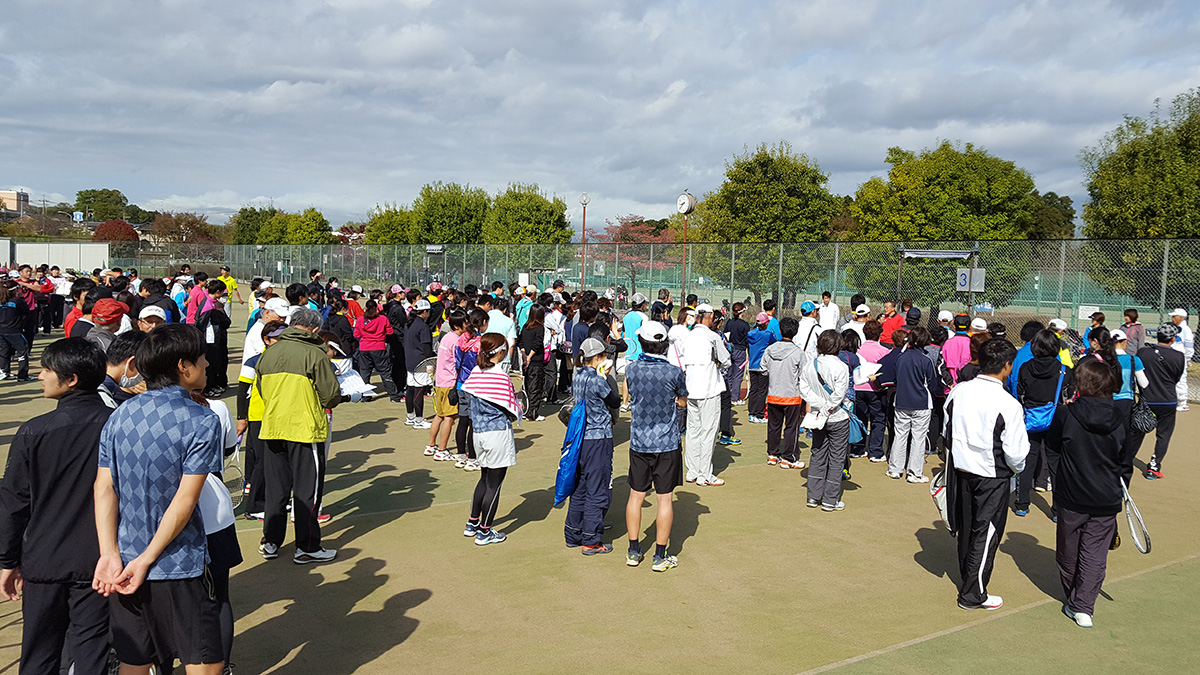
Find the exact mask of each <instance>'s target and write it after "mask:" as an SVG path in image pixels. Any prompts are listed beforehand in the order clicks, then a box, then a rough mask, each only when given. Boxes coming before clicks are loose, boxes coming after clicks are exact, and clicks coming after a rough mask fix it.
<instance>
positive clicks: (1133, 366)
mask: <svg viewBox="0 0 1200 675" xmlns="http://www.w3.org/2000/svg"><path fill="white" fill-rule="evenodd" d="M1112 340H1113V347H1114V349H1115V351H1116V352H1117V362H1118V363H1120V364H1121V378H1120V384H1119V386H1118V387H1117V393H1115V394H1113V405H1115V406H1117V410H1118V412H1120V413H1121V416H1122V419H1124V420H1125V445H1126V446H1128V447H1126V448H1125V450H1126V454H1128V455H1129V460H1130V464H1129V465H1128V466H1127V467H1125V474H1124V475H1125V480H1126V482H1128V481H1129V479H1130V478H1131V477H1132V476H1133V463H1132V462H1133V458H1134V456H1136V455H1137V451H1138V449H1137V446H1134V445H1133V443H1132V441H1133V427H1132V424H1131V422H1132V420H1131V418H1130V415H1131V413H1132V411H1133V395H1134V392H1136V391H1138V390H1139V389H1140V390H1141V391H1145V390H1146V387H1148V386H1150V379H1149V378H1148V377H1146V367H1145V366H1144V365H1143V364H1142V359H1141V358H1139V357H1138V356H1137V354H1130V353H1129V352H1127V351H1126V348H1127V347H1128V346H1129V338H1128V336H1126V335H1125V331H1123V330H1121V329H1120V328H1118V329H1116V330H1114V331H1113V332H1112Z"/></svg>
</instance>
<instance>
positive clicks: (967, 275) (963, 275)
mask: <svg viewBox="0 0 1200 675" xmlns="http://www.w3.org/2000/svg"><path fill="white" fill-rule="evenodd" d="M972 272H973V274H972ZM986 277H987V270H986V269H984V268H982V267H976V268H975V269H974V270H972V269H971V268H970V267H960V268H958V272H957V273H955V275H954V290H956V291H963V292H970V293H982V292H983V286H984V279H985V278H986Z"/></svg>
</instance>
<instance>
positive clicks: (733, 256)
mask: <svg viewBox="0 0 1200 675" xmlns="http://www.w3.org/2000/svg"><path fill="white" fill-rule="evenodd" d="M735 260H737V244H730V245H729V306H730V307H732V306H733V262H734V261H735ZM684 299H685V300H686V299H687V298H684Z"/></svg>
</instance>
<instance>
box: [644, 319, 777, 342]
mask: <svg viewBox="0 0 1200 675" xmlns="http://www.w3.org/2000/svg"><path fill="white" fill-rule="evenodd" d="M759 316H764V317H765V316H766V314H760V315H759ZM763 321H766V319H763ZM637 336H638V337H640V338H642V339H643V340H646V341H648V342H662V341H663V340H666V339H667V327H666V326H664V325H662V324H661V323H659V322H657V321H647V322H645V323H643V324H642V325H641V327H640V328H638V330H637Z"/></svg>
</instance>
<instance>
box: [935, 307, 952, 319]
mask: <svg viewBox="0 0 1200 675" xmlns="http://www.w3.org/2000/svg"><path fill="white" fill-rule="evenodd" d="M953 320H954V312H951V311H950V310H948V309H943V310H942V311H940V312H938V321H953Z"/></svg>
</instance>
